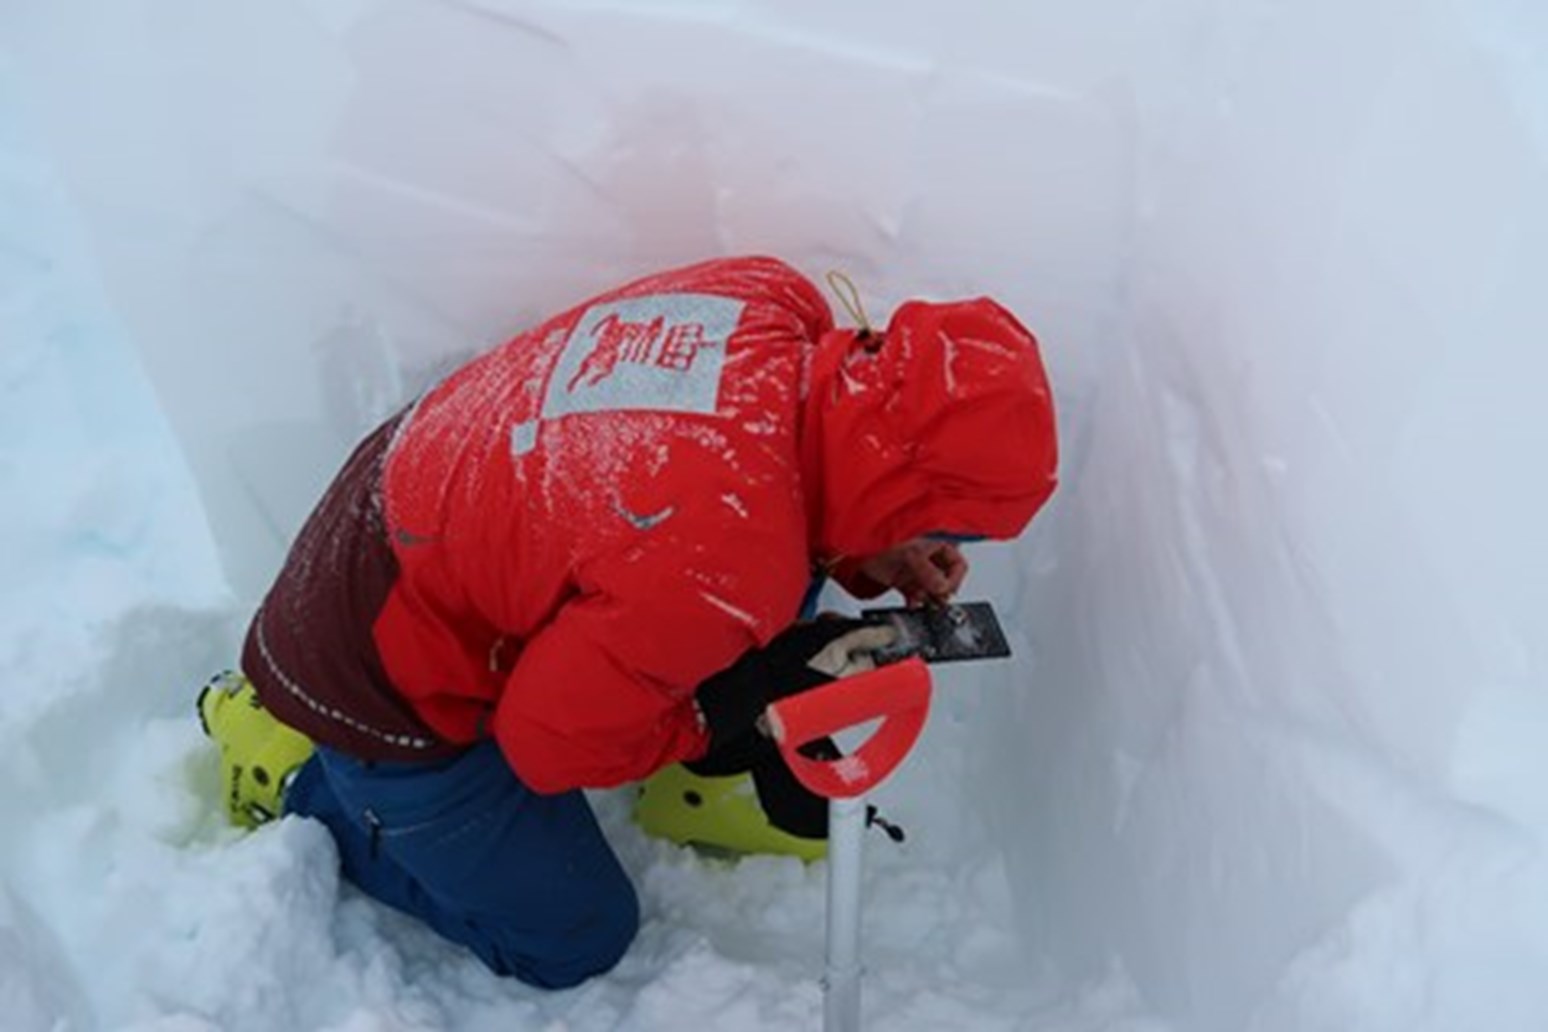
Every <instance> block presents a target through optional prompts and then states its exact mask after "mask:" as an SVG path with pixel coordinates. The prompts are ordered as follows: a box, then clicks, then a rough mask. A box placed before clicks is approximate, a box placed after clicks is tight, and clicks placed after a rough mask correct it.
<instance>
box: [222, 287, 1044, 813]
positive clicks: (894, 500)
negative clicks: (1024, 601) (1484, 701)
mask: <svg viewBox="0 0 1548 1032" xmlns="http://www.w3.org/2000/svg"><path fill="white" fill-rule="evenodd" d="M1055 466H1056V446H1055V434H1054V422H1053V409H1052V401H1051V397H1050V394H1049V391H1048V386H1047V383H1046V380H1045V378H1044V375H1043V371H1042V366H1041V363H1040V361H1039V358H1038V354H1037V346H1036V342H1035V341H1034V340H1033V338H1032V335H1031V334H1030V333H1028V332H1027V330H1026V329H1025V328H1023V327H1022V326H1021V325H1020V323H1018V322H1017V321H1016V320H1015V318H1014V317H1012V316H1011V315H1010V314H1009V313H1008V312H1006V311H1005V310H1004V309H1002V308H1000V307H999V306H998V305H996V304H994V303H993V302H991V301H988V300H977V301H968V302H958V303H953V304H947V305H927V304H923V303H919V302H911V303H909V304H907V305H904V306H903V307H902V308H900V309H899V310H898V312H897V314H896V316H895V317H894V319H893V321H892V323H891V325H890V326H889V327H888V329H887V330H886V332H885V333H884V334H869V335H862V334H857V333H856V332H854V331H837V330H834V328H833V323H832V316H831V315H830V313H829V310H828V307H827V305H826V303H825V302H824V300H823V298H822V295H821V294H820V292H819V291H818V290H817V289H816V287H815V286H813V284H812V283H810V282H809V281H808V280H806V279H805V278H803V277H802V276H801V275H799V274H798V273H796V272H795V271H794V270H792V269H791V268H789V267H788V266H786V265H784V264H782V263H780V262H778V261H775V260H773V259H768V258H741V259H727V260H720V261H711V262H705V263H702V264H699V265H695V266H691V267H688V268H685V269H680V270H676V271H672V272H667V273H663V274H661V275H657V276H653V277H649V278H647V279H644V280H640V281H638V282H635V283H631V284H629V285H627V286H625V287H622V288H619V289H617V290H615V291H612V292H610V293H607V294H604V295H602V296H600V297H597V298H595V299H593V300H591V301H588V302H586V303H585V304H583V305H581V306H579V307H577V308H574V309H572V310H570V311H568V312H565V313H564V314H562V315H559V316H557V317H555V318H553V319H551V320H550V321H548V322H546V323H544V324H543V325H541V326H538V327H537V328H535V329H533V330H530V331H528V332H526V333H523V334H521V335H520V336H518V337H516V338H515V339H514V340H511V341H509V342H508V343H506V344H504V345H502V346H501V347H498V348H495V349H493V350H491V351H489V352H487V353H485V354H483V355H481V356H480V357H478V358H476V359H474V360H473V361H471V362H469V363H468V364H467V365H465V366H463V367H462V368H460V369H458V370H457V371H456V372H454V373H453V374H451V375H450V376H449V377H448V378H447V379H446V380H444V381H443V382H441V383H440V384H439V385H437V386H436V387H434V388H432V389H431V390H430V391H429V392H428V393H426V394H425V395H424V396H423V397H422V398H421V399H420V400H419V401H418V402H417V403H415V404H414V405H413V406H412V407H411V408H410V409H409V410H408V411H407V412H406V413H403V414H400V416H398V417H395V418H394V419H393V420H391V421H389V422H388V423H387V424H385V425H384V426H383V427H381V428H379V429H378V431H377V432H376V433H375V434H373V435H372V436H371V437H370V438H368V439H367V440H366V441H365V442H363V443H362V445H361V446H360V448H359V449H357V451H356V453H355V455H354V456H352V458H351V460H350V462H349V463H348V464H347V465H346V467H345V469H344V470H343V472H341V474H340V475H339V477H338V479H337V480H336V481H335V483H334V485H333V486H332V488H330V490H329V492H328V494H327V495H326V496H325V497H324V499H323V500H322V502H321V503H320V504H319V506H318V509H317V510H316V511H314V513H313V514H312V516H311V517H310V518H309V520H308V522H307V525H306V526H305V527H303V529H302V532H301V534H300V535H299V536H298V538H297V540H296V543H295V545H294V546H293V548H292V551H291V554H290V556H289V557H288V559H287V561H286V564H285V567H284V569H283V570H282V571H281V574H280V577H279V579H278V580H277V582H276V584H275V586H274V588H273V589H271V591H270V592H269V595H268V596H267V597H266V598H265V600H264V604H263V606H262V607H260V609H259V612H258V615H257V616H256V617H255V618H254V621H253V626H252V628H251V629H250V631H249V635H248V641H247V648H246V650H245V652H244V661H243V662H244V668H245V669H246V670H247V672H248V674H249V676H250V677H252V678H253V680H254V682H255V684H256V685H257V686H258V690H259V693H260V695H261V696H262V698H263V699H264V702H265V703H266V705H268V706H269V708H270V709H272V710H273V711H274V712H275V713H276V715H278V716H279V717H280V719H281V720H284V721H285V722H286V723H289V724H291V725H293V726H295V727H297V728H299V729H300V730H301V731H303V732H304V733H306V734H308V735H310V736H311V737H313V738H314V739H315V740H317V741H319V742H322V743H324V744H327V745H330V746H333V747H335V748H338V749H341V750H343V751H347V752H351V753H353V754H355V755H359V756H362V757H368V758H370V757H376V758H388V759H416V758H423V759H428V758H432V757H437V756H441V755H445V754H447V753H449V752H452V751H455V750H456V749H458V748H461V747H463V746H465V745H466V744H469V743H471V742H473V741H475V740H477V739H478V738H480V737H482V736H486V735H493V736H494V737H495V738H496V739H497V740H498V742H499V744H500V746H501V748H502V750H503V751H504V754H505V756H506V757H507V759H508V760H509V761H510V763H511V764H512V766H513V768H514V769H515V770H516V772H517V774H518V775H519V776H520V777H521V778H522V780H523V781H525V782H526V783H527V784H528V785H529V786H531V787H532V788H533V789H535V790H537V791H540V792H558V791H563V790H566V789H571V788H577V787H595V786H607V785H615V784H619V783H622V782H626V781H630V780H635V779H638V778H641V777H644V776H646V775H648V774H650V773H651V772H653V771H655V770H656V769H657V768H659V767H661V766H663V765H665V764H667V763H670V762H673V761H677V760H682V759H686V758H692V757H694V756H697V755H699V754H700V753H701V752H702V751H703V749H704V747H705V744H706V738H705V734H704V731H703V729H702V728H701V727H700V725H699V722H698V719H697V716H696V711H695V709H694V707H693V706H692V695H693V691H694V689H695V687H696V686H697V685H698V684H699V683H700V682H701V681H703V680H704V679H705V678H707V677H708V676H709V675H711V674H713V673H715V672H716V671H718V670H721V669H723V668H725V667H726V666H729V665H730V664H731V663H732V661H734V660H735V659H736V658H737V657H738V656H739V655H740V654H741V653H742V652H744V651H745V650H747V649H748V648H750V647H753V646H757V645H761V644H765V643H767V642H768V641H769V640H770V639H771V638H772V637H773V636H774V635H776V634H777V633H779V632H780V631H781V630H783V629H784V628H785V627H787V626H788V625H789V624H790V623H791V622H792V621H793V620H794V619H795V618H796V616H797V611H798V608H799V606H800V603H801V599H802V597H803V595H804V593H805V590H806V588H807V586H808V583H809V580H810V576H811V570H812V568H813V564H814V563H815V562H819V561H820V562H823V563H829V562H831V561H832V560H836V559H838V558H841V557H850V558H860V557H864V556H868V555H872V554H874V553H876V552H879V551H882V550H884V549H886V548H888V547H890V546H892V545H895V544H898V543H901V542H902V541H905V540H907V539H909V538H911V537H914V536H916V535H918V534H922V533H927V532H952V533H959V534H971V535H978V536H986V537H994V538H1009V537H1013V536H1015V535H1016V534H1017V533H1019V532H1020V531H1021V529H1022V528H1023V527H1024V526H1025V525H1026V523H1027V521H1028V520H1030V519H1031V517H1032V515H1033V513H1034V512H1035V511H1036V510H1037V509H1038V507H1039V506H1041V505H1042V503H1043V502H1044V501H1045V500H1046V499H1047V497H1048V496H1049V494H1050V493H1051V492H1052V491H1053V488H1054V483H1055ZM851 586H852V587H857V588H858V587H859V586H856V585H851Z"/></svg>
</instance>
